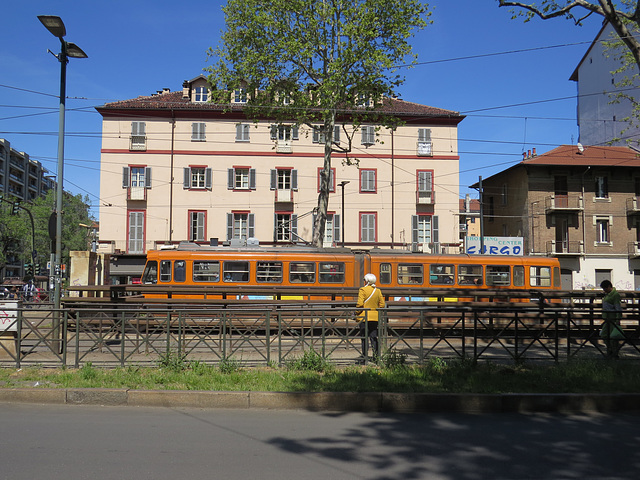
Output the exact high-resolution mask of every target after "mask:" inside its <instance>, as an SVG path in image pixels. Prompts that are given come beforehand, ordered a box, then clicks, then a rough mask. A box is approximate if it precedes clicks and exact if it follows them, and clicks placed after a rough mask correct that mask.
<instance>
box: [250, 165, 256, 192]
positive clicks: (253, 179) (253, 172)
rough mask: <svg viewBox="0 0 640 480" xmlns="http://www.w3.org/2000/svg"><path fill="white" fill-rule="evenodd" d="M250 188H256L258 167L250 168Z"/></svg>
mask: <svg viewBox="0 0 640 480" xmlns="http://www.w3.org/2000/svg"><path fill="white" fill-rule="evenodd" d="M249 189H250V190H255V189H256V169H255V168H250V169H249Z"/></svg>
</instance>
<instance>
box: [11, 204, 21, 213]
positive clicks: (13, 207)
mask: <svg viewBox="0 0 640 480" xmlns="http://www.w3.org/2000/svg"><path fill="white" fill-rule="evenodd" d="M19 211H20V202H13V203H12V204H11V215H17V214H18V212H19Z"/></svg>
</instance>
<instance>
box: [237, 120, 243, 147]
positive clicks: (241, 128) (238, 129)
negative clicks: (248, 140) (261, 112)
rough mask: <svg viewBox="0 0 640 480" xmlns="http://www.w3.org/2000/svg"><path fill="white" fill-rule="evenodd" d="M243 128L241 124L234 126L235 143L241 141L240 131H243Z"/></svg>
mask: <svg viewBox="0 0 640 480" xmlns="http://www.w3.org/2000/svg"><path fill="white" fill-rule="evenodd" d="M243 127H244V125H242V124H241V123H239V124H238V125H236V142H239V141H242V130H243Z"/></svg>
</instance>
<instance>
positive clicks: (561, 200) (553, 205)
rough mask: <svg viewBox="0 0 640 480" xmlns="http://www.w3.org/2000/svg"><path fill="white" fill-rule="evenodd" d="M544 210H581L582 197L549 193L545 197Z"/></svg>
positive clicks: (582, 207) (582, 206)
mask: <svg viewBox="0 0 640 480" xmlns="http://www.w3.org/2000/svg"><path fill="white" fill-rule="evenodd" d="M545 210H546V211H547V212H549V211H582V210H584V202H583V200H582V197H579V196H573V195H572V196H569V195H551V196H550V197H547V198H545Z"/></svg>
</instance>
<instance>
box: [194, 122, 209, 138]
mask: <svg viewBox="0 0 640 480" xmlns="http://www.w3.org/2000/svg"><path fill="white" fill-rule="evenodd" d="M205 139H206V137H205V124H204V122H194V123H192V124H191V141H192V142H204V141H205Z"/></svg>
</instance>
